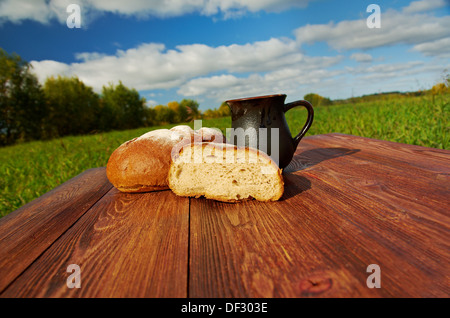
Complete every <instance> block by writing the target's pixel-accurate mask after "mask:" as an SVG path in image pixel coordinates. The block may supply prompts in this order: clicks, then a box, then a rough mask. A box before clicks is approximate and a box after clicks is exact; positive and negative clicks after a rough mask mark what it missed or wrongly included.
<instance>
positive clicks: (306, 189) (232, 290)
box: [189, 134, 450, 297]
mask: <svg viewBox="0 0 450 318" xmlns="http://www.w3.org/2000/svg"><path fill="white" fill-rule="evenodd" d="M449 158H450V152H448V151H445V150H434V149H429V148H424V147H417V146H408V145H400V144H396V143H389V142H383V141H376V140H373V139H367V138H361V137H353V136H346V135H340V134H330V135H320V136H312V137H309V138H305V139H304V141H302V143H301V144H300V148H299V150H298V153H297V156H296V157H295V162H293V164H292V165H290V166H289V167H287V169H286V170H287V171H286V173H285V186H286V187H285V194H284V196H283V198H282V200H280V201H279V202H272V203H269V204H267V203H266V204H261V203H258V202H255V201H249V202H242V203H240V204H236V205H230V204H224V203H219V202H214V201H209V200H204V199H199V200H192V201H191V248H190V249H191V255H190V271H191V272H190V281H189V296H190V297H448V296H449V295H450V287H449V286H450V284H449V278H448V277H449V276H448V264H449V260H450V258H449V251H450V248H449V243H448V237H449V224H450V222H449V210H450V209H449V207H450V204H449V201H448V200H449V197H450V196H449V194H450V193H449V183H448V175H449V172H450V171H449V167H450V165H449V164H448V163H449V162H448V160H449ZM370 264H377V265H379V266H380V269H381V288H379V289H377V288H376V289H370V288H368V287H367V285H366V280H367V278H368V276H369V275H370V274H371V273H367V272H366V269H367V266H368V265H370Z"/></svg>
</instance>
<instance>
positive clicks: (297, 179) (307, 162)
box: [281, 148, 361, 200]
mask: <svg viewBox="0 0 450 318" xmlns="http://www.w3.org/2000/svg"><path fill="white" fill-rule="evenodd" d="M359 151H361V150H360V149H348V148H316V149H311V150H306V151H304V152H302V153H301V154H299V155H297V156H295V159H294V160H293V161H292V162H291V163H290V164H289V166H287V167H286V168H285V169H284V171H283V178H284V194H283V196H282V198H281V200H286V199H289V198H291V197H294V196H296V195H298V194H300V193H302V192H303V191H307V190H309V189H311V181H310V180H309V179H308V178H306V177H304V176H302V175H297V174H294V172H296V171H300V170H303V169H306V168H309V167H312V166H314V165H316V164H318V163H321V162H322V161H325V160H330V159H334V158H339V157H343V156H349V155H352V154H355V153H357V152H359Z"/></svg>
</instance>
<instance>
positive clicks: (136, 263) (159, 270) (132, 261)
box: [1, 188, 189, 297]
mask: <svg viewBox="0 0 450 318" xmlns="http://www.w3.org/2000/svg"><path fill="white" fill-rule="evenodd" d="M188 200H189V199H187V198H180V197H176V196H175V195H174V194H173V193H172V192H170V191H160V192H152V193H139V194H125V193H120V192H119V191H118V190H117V189H115V188H113V189H111V190H110V191H109V192H108V193H107V194H106V195H105V196H104V197H103V198H102V200H100V201H98V202H97V204H95V205H94V206H93V207H92V208H91V209H90V210H89V211H88V212H87V213H85V214H84V215H83V217H82V218H81V219H80V220H79V221H78V222H77V223H76V224H74V226H73V227H71V228H70V229H69V230H68V231H67V232H66V233H64V235H62V236H61V237H60V238H59V239H58V240H57V241H56V242H55V243H54V244H53V245H52V246H51V247H50V248H48V250H46V251H45V253H43V254H42V255H41V256H40V257H39V258H38V259H37V260H36V261H35V262H34V263H33V264H32V265H31V266H30V267H29V268H28V269H27V270H26V271H25V272H24V273H23V274H22V275H21V276H20V277H19V278H18V279H17V280H16V281H15V282H14V283H13V284H12V285H10V286H9V287H8V288H7V289H6V290H5V291H4V293H3V294H2V295H1V296H2V297H186V294H187V261H188V254H187V253H188V241H189V240H188V235H189V234H188V228H189V201H188ZM70 264H77V265H78V266H80V274H81V275H80V278H81V288H72V289H71V288H68V286H67V284H66V281H67V278H68V277H69V275H70V274H71V273H67V267H68V266H69V265H70Z"/></svg>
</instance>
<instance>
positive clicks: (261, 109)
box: [226, 94, 314, 169]
mask: <svg viewBox="0 0 450 318" xmlns="http://www.w3.org/2000/svg"><path fill="white" fill-rule="evenodd" d="M285 99H286V95H285V94H277V95H267V96H257V97H248V98H240V99H232V100H227V101H226V103H227V104H228V106H229V107H230V109H231V120H232V125H231V126H232V128H233V129H232V133H231V136H230V139H231V140H233V144H235V145H237V146H245V147H253V148H257V149H259V150H261V151H264V152H265V153H267V154H268V155H269V156H271V157H272V159H273V160H274V161H275V162H276V163H277V164H278V166H279V167H280V168H281V169H283V168H285V167H286V166H287V165H288V164H289V163H290V162H291V160H292V157H293V156H294V153H295V150H296V149H297V146H298V144H299V142H300V140H301V139H302V138H303V136H304V135H305V134H306V132H307V131H308V129H309V128H310V127H311V124H312V122H313V118H314V109H313V107H312V105H311V103H309V102H308V101H306V100H299V101H295V102H292V103H288V104H285V103H284V101H285ZM297 106H303V107H305V108H306V109H307V110H308V118H307V119H306V123H305V125H304V126H303V128H302V129H301V131H300V132H299V133H298V135H297V136H295V137H292V135H291V132H290V130H289V126H288V124H287V122H286V117H285V115H284V114H285V113H286V112H287V111H288V110H290V109H292V108H294V107H297Z"/></svg>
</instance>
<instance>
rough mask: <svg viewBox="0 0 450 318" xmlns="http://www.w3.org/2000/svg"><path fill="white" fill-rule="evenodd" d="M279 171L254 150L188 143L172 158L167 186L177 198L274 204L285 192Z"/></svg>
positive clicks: (273, 164) (260, 153) (227, 145)
mask: <svg viewBox="0 0 450 318" xmlns="http://www.w3.org/2000/svg"><path fill="white" fill-rule="evenodd" d="M281 172H282V171H281V169H279V167H278V166H277V164H276V163H275V162H274V161H273V160H272V159H271V158H270V157H269V156H268V155H267V154H265V153H263V152H260V151H258V150H256V149H253V148H241V147H237V146H234V145H231V144H226V143H224V144H214V143H191V144H189V145H185V146H184V147H183V148H182V149H181V150H180V151H179V153H178V155H176V156H174V157H173V158H172V163H171V165H170V168H169V187H170V189H171V190H172V191H173V192H174V193H175V194H177V195H179V196H188V197H196V198H198V197H201V196H204V197H205V198H208V199H214V200H217V201H224V202H236V201H240V200H248V199H252V198H253V199H256V200H258V201H276V200H278V199H279V198H280V197H281V196H282V195H283V191H284V183H283V177H282V173H281Z"/></svg>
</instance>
